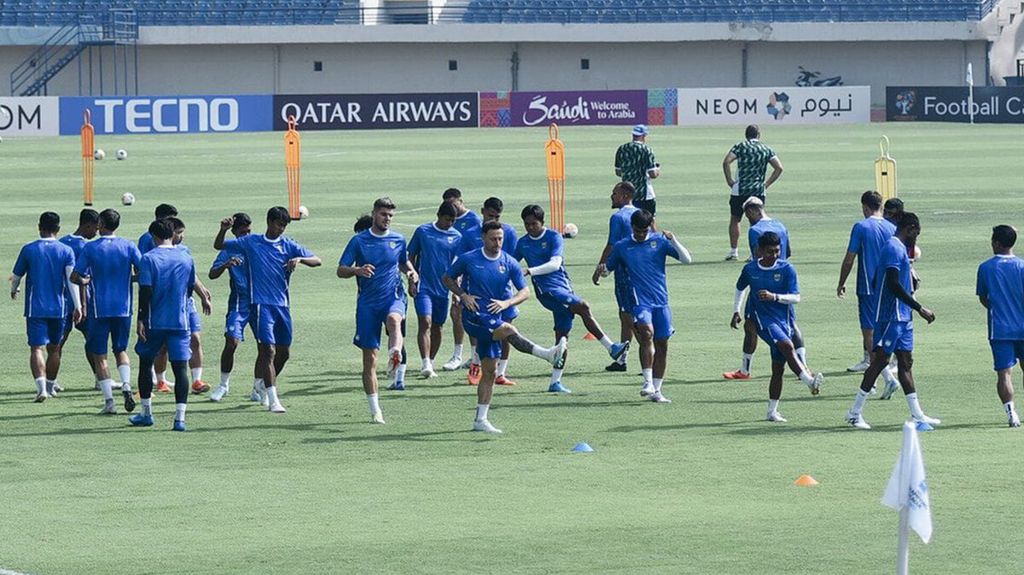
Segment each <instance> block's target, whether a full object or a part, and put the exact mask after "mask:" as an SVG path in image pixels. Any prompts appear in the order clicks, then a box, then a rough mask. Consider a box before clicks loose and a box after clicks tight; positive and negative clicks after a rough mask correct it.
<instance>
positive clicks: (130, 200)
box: [121, 192, 135, 206]
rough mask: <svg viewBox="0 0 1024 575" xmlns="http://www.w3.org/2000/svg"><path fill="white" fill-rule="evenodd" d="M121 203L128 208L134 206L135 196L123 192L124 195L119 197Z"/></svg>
mask: <svg viewBox="0 0 1024 575" xmlns="http://www.w3.org/2000/svg"><path fill="white" fill-rule="evenodd" d="M121 203H122V204H124V205H126V206H130V205H132V204H134V203H135V194H133V193H131V192H125V193H124V195H122V196H121Z"/></svg>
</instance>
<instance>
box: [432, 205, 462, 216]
mask: <svg viewBox="0 0 1024 575" xmlns="http://www.w3.org/2000/svg"><path fill="white" fill-rule="evenodd" d="M458 215H459V210H456V209H455V206H453V205H451V203H449V202H441V205H440V206H437V217H442V216H444V217H449V218H454V217H457V216H458Z"/></svg>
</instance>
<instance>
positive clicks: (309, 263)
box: [285, 256, 324, 271]
mask: <svg viewBox="0 0 1024 575" xmlns="http://www.w3.org/2000/svg"><path fill="white" fill-rule="evenodd" d="M323 263H324V262H323V260H321V259H320V256H299V257H295V258H292V259H290V260H288V263H287V264H285V265H286V266H287V267H288V271H295V268H297V267H299V264H302V265H304V266H306V267H307V268H318V267H320V266H321V265H323Z"/></svg>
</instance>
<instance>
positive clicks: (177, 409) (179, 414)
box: [174, 403, 188, 421]
mask: <svg viewBox="0 0 1024 575" xmlns="http://www.w3.org/2000/svg"><path fill="white" fill-rule="evenodd" d="M186 407H188V404H187V403H175V404H174V421H185V408H186Z"/></svg>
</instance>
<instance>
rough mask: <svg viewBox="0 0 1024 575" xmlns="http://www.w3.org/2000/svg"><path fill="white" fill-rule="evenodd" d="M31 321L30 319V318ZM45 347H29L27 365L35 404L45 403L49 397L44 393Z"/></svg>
mask: <svg viewBox="0 0 1024 575" xmlns="http://www.w3.org/2000/svg"><path fill="white" fill-rule="evenodd" d="M30 319H31V318H30ZM45 350H46V345H45V344H43V345H33V346H30V347H29V356H28V365H29V369H30V370H31V372H32V379H34V380H35V382H36V403H39V402H41V401H45V400H46V399H47V398H49V397H50V394H48V393H46V355H45Z"/></svg>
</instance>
